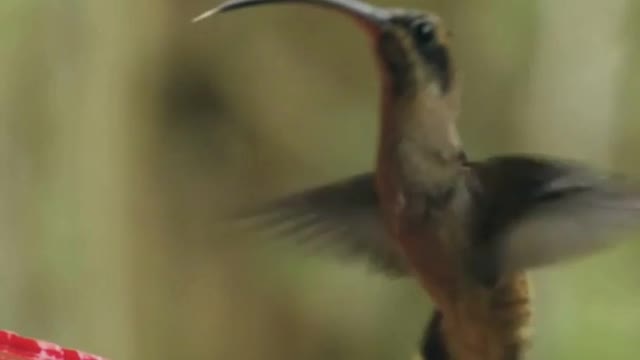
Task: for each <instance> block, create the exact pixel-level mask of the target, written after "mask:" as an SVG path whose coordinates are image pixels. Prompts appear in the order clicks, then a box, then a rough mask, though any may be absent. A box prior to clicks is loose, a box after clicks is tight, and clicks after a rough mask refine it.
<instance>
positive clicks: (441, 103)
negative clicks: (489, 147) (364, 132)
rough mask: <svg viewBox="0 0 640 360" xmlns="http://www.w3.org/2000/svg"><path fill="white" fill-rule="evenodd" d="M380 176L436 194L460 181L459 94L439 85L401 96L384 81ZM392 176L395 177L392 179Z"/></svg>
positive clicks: (409, 189) (399, 185) (407, 189)
mask: <svg viewBox="0 0 640 360" xmlns="http://www.w3.org/2000/svg"><path fill="white" fill-rule="evenodd" d="M381 103H382V109H381V114H382V119H381V127H380V128H381V132H380V134H379V148H378V164H377V165H378V174H379V176H383V177H389V178H390V179H388V181H387V185H388V186H389V185H390V184H389V182H393V186H394V187H395V188H396V190H400V188H402V190H403V191H404V192H411V193H414V192H418V193H424V194H426V195H436V194H438V193H440V192H442V190H443V189H448V188H450V187H451V185H453V184H455V183H456V180H457V178H458V177H459V175H460V159H461V154H462V145H461V142H460V138H459V135H458V131H457V128H456V124H455V120H456V118H457V116H458V95H457V93H456V92H447V93H446V94H442V93H441V90H440V88H439V87H438V86H437V84H435V83H431V84H428V85H425V86H423V87H418V88H416V89H415V91H413V92H412V93H410V94H402V95H398V94H396V93H394V92H393V84H391V83H390V80H389V79H385V81H384V88H383V94H382V102H381ZM391 178H393V179H391Z"/></svg>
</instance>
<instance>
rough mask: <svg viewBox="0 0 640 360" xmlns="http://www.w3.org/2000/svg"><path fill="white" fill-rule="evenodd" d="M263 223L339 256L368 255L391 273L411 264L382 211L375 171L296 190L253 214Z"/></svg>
mask: <svg viewBox="0 0 640 360" xmlns="http://www.w3.org/2000/svg"><path fill="white" fill-rule="evenodd" d="M250 215H251V217H258V218H261V219H262V220H263V221H262V222H261V224H262V226H263V227H266V228H271V229H275V230H281V233H282V234H283V235H285V236H287V237H292V238H294V239H296V240H298V241H300V242H303V243H305V244H307V245H312V246H316V247H320V248H331V249H332V250H334V252H335V253H336V254H338V255H343V256H346V257H349V258H367V259H368V260H369V262H370V263H371V264H372V265H374V266H375V268H376V269H378V270H382V271H384V272H385V273H387V274H389V275H405V274H406V273H407V267H406V266H405V263H404V260H403V258H402V257H401V254H400V253H399V252H398V251H397V250H396V249H395V248H394V247H393V242H392V241H391V239H390V238H389V237H388V235H387V232H386V229H385V228H384V224H383V221H382V217H381V214H380V213H379V204H378V197H377V195H376V191H375V187H374V177H373V174H370V173H368V174H363V175H358V176H354V177H352V178H349V179H346V180H343V181H339V182H337V183H333V184H329V185H325V186H321V187H317V188H312V189H309V190H306V191H303V192H301V193H298V194H294V195H291V196H288V197H285V198H282V199H279V200H276V201H274V202H272V203H269V204H267V205H266V206H264V207H261V208H259V209H257V210H256V211H252V212H251V214H250Z"/></svg>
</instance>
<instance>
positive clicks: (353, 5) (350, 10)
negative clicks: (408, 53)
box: [193, 0, 391, 33]
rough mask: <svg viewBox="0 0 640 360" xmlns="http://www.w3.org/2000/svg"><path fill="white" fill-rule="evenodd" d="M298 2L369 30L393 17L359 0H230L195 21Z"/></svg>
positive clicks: (382, 24) (384, 10)
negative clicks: (336, 12) (254, 7)
mask: <svg viewBox="0 0 640 360" xmlns="http://www.w3.org/2000/svg"><path fill="white" fill-rule="evenodd" d="M279 3H298V4H310V5H316V6H321V7H325V8H329V9H333V10H337V11H338V12H340V13H343V14H345V15H347V16H349V17H350V18H352V19H354V20H356V21H357V22H358V23H359V24H360V25H363V26H364V27H365V28H366V29H367V30H369V31H371V32H373V33H377V32H379V31H380V30H381V29H382V28H383V27H384V26H385V25H386V24H387V23H388V21H389V19H390V18H391V14H390V13H389V10H386V9H382V8H378V7H375V6H372V5H369V4H367V3H365V2H362V1H359V0H229V1H226V2H224V3H222V4H221V5H220V6H218V7H215V8H213V9H211V10H209V11H206V12H204V13H202V14H201V15H199V16H197V17H195V18H194V19H193V22H198V21H201V20H204V19H206V18H208V17H210V16H212V15H215V14H218V13H222V12H227V11H231V10H236V9H242V8H245V7H250V6H255V5H267V4H279Z"/></svg>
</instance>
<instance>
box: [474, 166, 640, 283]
mask: <svg viewBox="0 0 640 360" xmlns="http://www.w3.org/2000/svg"><path fill="white" fill-rule="evenodd" d="M474 177H475V181H476V185H475V186H476V191H475V192H474V194H475V197H474V200H475V201H474V207H475V216H474V224H475V229H474V230H475V231H474V232H473V233H474V234H476V235H475V237H474V239H473V244H474V247H473V252H472V262H471V264H472V266H473V267H474V268H473V270H474V272H475V273H476V274H478V275H479V276H481V278H482V279H483V280H485V281H489V282H491V281H495V280H496V279H497V278H498V277H499V276H500V274H502V273H511V272H515V271H520V270H526V269H531V268H536V267H540V266H545V265H551V264H555V263H557V262H559V261H564V260H569V259H573V258H575V257H578V256H581V255H586V254H589V253H592V252H595V251H597V250H600V249H603V248H605V247H607V246H611V245H614V244H616V243H618V242H619V240H621V239H624V237H622V236H621V235H623V233H624V232H625V231H626V230H632V229H634V228H635V229H638V230H640V191H638V190H639V189H638V188H635V187H633V186H631V185H630V184H628V183H626V182H625V181H623V180H622V179H616V178H613V177H610V176H605V175H603V174H600V173H598V172H595V171H592V170H589V169H587V168H586V167H583V166H581V165H578V164H575V163H569V162H563V161H556V160H548V159H544V158H533V157H518V156H510V157H499V158H494V159H491V160H489V161H487V162H484V163H479V164H476V165H475V166H474Z"/></svg>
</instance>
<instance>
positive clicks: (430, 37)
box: [413, 21, 436, 45]
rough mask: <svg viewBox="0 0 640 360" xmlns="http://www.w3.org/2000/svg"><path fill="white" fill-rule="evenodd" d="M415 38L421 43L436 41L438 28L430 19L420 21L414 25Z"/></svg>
mask: <svg viewBox="0 0 640 360" xmlns="http://www.w3.org/2000/svg"><path fill="white" fill-rule="evenodd" d="M413 33H414V36H415V39H416V41H417V42H419V43H420V44H424V45H430V44H433V43H434V42H435V41H436V28H435V26H434V25H433V23H431V22H430V21H420V22H418V23H416V24H415V25H414V26H413Z"/></svg>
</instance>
